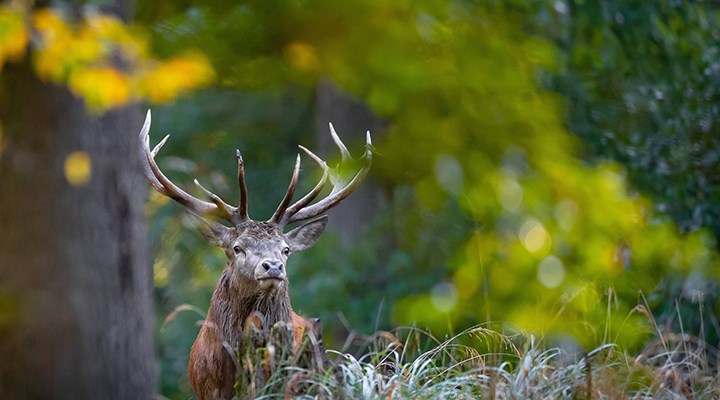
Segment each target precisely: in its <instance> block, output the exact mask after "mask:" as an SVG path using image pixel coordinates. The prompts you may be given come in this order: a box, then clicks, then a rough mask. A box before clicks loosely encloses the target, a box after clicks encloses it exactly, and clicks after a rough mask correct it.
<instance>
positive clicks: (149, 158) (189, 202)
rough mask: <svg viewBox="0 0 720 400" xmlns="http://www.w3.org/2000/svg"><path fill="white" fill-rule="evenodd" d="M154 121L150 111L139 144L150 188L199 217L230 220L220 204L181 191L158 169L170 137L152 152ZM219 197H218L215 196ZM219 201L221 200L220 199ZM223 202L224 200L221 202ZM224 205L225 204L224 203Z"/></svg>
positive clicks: (141, 131)
mask: <svg viewBox="0 0 720 400" xmlns="http://www.w3.org/2000/svg"><path fill="white" fill-rule="evenodd" d="M151 121H152V114H151V112H150V110H148V112H147V116H146V117H145V123H143V127H142V129H141V130H140V135H139V142H140V143H139V144H140V160H141V161H142V166H143V172H144V174H145V178H146V179H147V180H148V182H149V183H150V186H152V187H153V189H155V190H156V191H157V192H158V193H160V194H162V195H164V196H167V197H169V198H171V199H173V200H175V201H177V202H178V203H180V204H182V205H183V206H185V208H187V209H188V210H190V211H192V212H194V213H196V214H198V215H211V216H215V217H219V218H223V219H226V220H228V221H229V220H230V215H229V214H228V212H227V210H225V209H224V208H222V207H220V206H218V204H213V203H209V202H207V201H203V200H200V199H197V198H195V197H193V196H191V195H190V194H188V193H187V192H185V191H184V190H182V189H180V188H179V187H178V186H176V185H175V184H174V183H172V181H171V180H170V179H168V178H167V177H166V176H165V175H164V174H163V173H162V171H161V170H160V167H158V165H157V163H156V162H155V155H156V154H157V152H158V151H160V148H161V147H162V146H163V144H165V142H166V141H167V139H168V137H169V135H168V136H166V137H165V138H164V139H163V140H162V141H161V142H160V143H159V144H158V145H157V146H155V148H154V149H153V150H152V151H151V150H150V125H151ZM215 197H217V196H215ZM218 199H219V198H218ZM221 201H222V200H221ZM223 204H224V202H223Z"/></svg>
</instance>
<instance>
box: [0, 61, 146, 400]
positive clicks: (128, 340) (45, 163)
mask: <svg viewBox="0 0 720 400" xmlns="http://www.w3.org/2000/svg"><path fill="white" fill-rule="evenodd" d="M0 82H1V83H0V120H1V121H2V124H3V131H2V137H1V138H2V143H1V144H0V398H2V399H65V398H67V399H150V398H152V396H153V393H154V390H155V380H154V375H155V373H154V369H155V366H154V348H153V309H152V274H151V264H150V262H149V256H148V246H147V238H146V225H145V217H144V212H143V193H144V192H145V191H144V189H145V187H146V185H145V183H144V181H143V180H142V177H141V174H140V168H139V165H140V164H139V162H138V161H139V160H138V153H137V143H136V142H137V132H139V129H140V126H141V124H142V115H141V113H140V112H139V109H138V108H137V107H132V108H126V109H122V110H117V111H112V112H108V113H106V114H104V115H102V116H88V115H87V114H86V111H85V108H84V106H83V104H82V102H81V101H80V100H78V99H76V98H74V97H73V96H72V95H70V94H69V93H68V91H67V90H66V89H65V88H61V87H56V86H52V85H49V84H45V83H43V82H40V81H39V80H38V79H37V77H36V76H35V75H34V73H33V72H32V69H31V68H30V66H29V65H28V63H25V64H19V65H6V66H5V67H4V69H3V71H2V75H0ZM74 151H83V152H86V153H87V154H88V155H89V157H90V160H91V162H92V170H91V171H92V175H91V179H90V181H89V182H88V183H87V184H85V185H83V186H77V187H76V186H72V185H71V184H69V183H68V181H67V180H66V178H65V175H64V173H63V168H64V167H63V166H64V163H65V160H66V157H67V156H68V155H69V154H70V153H71V152H74Z"/></svg>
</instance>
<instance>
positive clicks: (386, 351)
mask: <svg viewBox="0 0 720 400" xmlns="http://www.w3.org/2000/svg"><path fill="white" fill-rule="evenodd" d="M399 337H403V338H404V339H403V340H402V341H401V340H400V339H399ZM371 343H372V345H370V346H369V348H370V349H369V350H367V351H365V352H363V354H362V355H361V356H355V355H352V354H348V353H341V352H335V351H330V352H329V353H330V355H331V357H334V361H335V362H334V366H333V367H332V368H331V369H330V370H328V371H325V373H323V374H320V373H312V372H310V371H303V370H300V369H296V370H295V371H294V373H295V376H296V377H298V379H300V380H301V382H300V381H298V380H297V379H296V380H292V379H291V380H289V381H288V382H287V383H286V384H287V385H298V384H300V383H302V385H303V386H304V387H310V388H311V389H310V390H308V391H307V393H312V394H306V395H304V397H305V398H349V399H479V398H487V399H689V398H692V399H719V398H720V376H719V375H718V361H720V358H719V353H718V350H717V349H716V348H711V347H709V346H707V345H706V344H705V343H702V341H700V340H698V339H696V338H693V337H691V336H689V335H684V334H678V335H675V334H666V335H663V336H658V337H657V339H656V340H654V341H651V342H650V343H649V344H648V345H647V346H646V348H645V349H644V350H643V351H642V352H641V353H640V354H638V355H636V356H631V355H629V354H627V353H625V352H623V351H622V350H621V349H619V348H618V347H617V346H615V345H613V344H605V345H602V346H600V347H598V348H596V349H594V350H592V351H590V352H587V353H576V352H570V351H566V350H564V349H562V348H560V347H555V346H550V345H547V343H545V342H544V341H543V340H541V339H538V338H536V337H534V336H532V335H514V336H509V335H503V334H500V333H498V332H495V331H493V330H490V329H487V328H485V327H482V326H478V327H475V328H472V329H468V330H466V331H464V332H462V333H460V334H458V335H456V336H454V337H451V338H448V339H446V340H443V341H440V340H437V339H436V338H434V337H433V336H432V335H430V334H429V333H427V332H423V331H421V330H418V329H413V328H405V329H404V330H402V331H401V332H396V333H395V334H390V333H387V332H383V333H382V334H379V335H375V336H374V337H373V338H372V340H371ZM290 392H294V391H293V390H291V389H290V388H288V390H286V392H285V393H284V394H271V393H267V394H266V395H265V396H263V398H278V397H284V396H285V395H287V393H290ZM295 393H296V392H295Z"/></svg>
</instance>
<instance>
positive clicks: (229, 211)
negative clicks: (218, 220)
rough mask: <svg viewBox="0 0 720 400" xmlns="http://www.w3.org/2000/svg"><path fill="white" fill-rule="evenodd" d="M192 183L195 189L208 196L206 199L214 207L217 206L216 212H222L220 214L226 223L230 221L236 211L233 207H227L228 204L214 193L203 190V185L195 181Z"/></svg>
mask: <svg viewBox="0 0 720 400" xmlns="http://www.w3.org/2000/svg"><path fill="white" fill-rule="evenodd" d="M193 182H195V185H196V186H197V187H199V188H200V190H202V191H203V192H205V194H206V195H208V197H209V198H210V200H211V201H212V202H213V203H214V204H215V205H216V206H218V211H219V212H222V213H223V214H224V216H223V218H224V219H226V220H228V221H232V218H233V215H234V214H235V212H236V211H237V209H236V208H235V207H233V206H231V205H229V204H228V203H226V202H224V201H223V199H221V198H220V197H219V196H218V195H216V194H215V193H213V192H211V191H209V190H207V189H205V187H203V185H201V184H200V182H198V180H197V179H193Z"/></svg>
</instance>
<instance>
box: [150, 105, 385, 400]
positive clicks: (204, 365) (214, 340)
mask: <svg viewBox="0 0 720 400" xmlns="http://www.w3.org/2000/svg"><path fill="white" fill-rule="evenodd" d="M150 125H151V112H150V110H148V112H147V116H146V118H145V122H144V124H143V126H142V129H141V130H140V137H139V147H140V158H141V163H142V168H143V172H144V175H145V178H146V179H147V181H148V183H149V184H150V187H151V188H152V189H154V190H155V191H157V192H158V193H160V194H161V195H163V196H166V197H168V198H170V199H172V200H174V201H176V202H177V203H179V204H181V205H182V206H183V207H184V208H185V209H186V210H187V211H189V215H191V216H192V218H193V219H194V220H197V224H196V225H197V227H198V228H199V230H200V232H201V233H202V235H203V236H204V237H205V239H206V240H207V241H208V243H210V244H211V245H214V246H217V247H220V248H221V249H222V250H223V251H224V252H225V255H226V257H227V262H226V264H225V267H224V269H223V271H222V274H221V275H220V278H219V280H218V282H217V284H216V286H215V289H214V291H213V294H212V298H211V300H210V307H209V309H208V312H207V316H206V319H205V321H204V322H203V323H202V326H201V327H200V332H199V333H198V336H197V338H196V339H195V342H194V343H193V345H192V348H191V350H190V360H189V364H188V375H189V378H190V383H191V385H192V387H193V390H194V391H195V393H196V394H197V396H198V398H199V399H200V400H210V399H230V398H232V397H233V395H234V389H233V386H234V383H235V379H236V373H237V366H236V364H235V362H234V361H233V357H234V349H235V348H236V347H237V346H238V343H239V341H240V339H241V338H242V335H243V332H244V330H245V329H246V324H247V323H253V324H254V325H255V326H258V325H259V326H260V327H262V329H268V328H269V327H272V326H273V325H274V324H276V323H278V322H285V323H290V324H292V327H293V331H292V332H293V347H294V349H293V351H296V350H297V348H298V346H299V344H300V341H301V340H302V337H303V333H304V331H305V329H306V328H307V327H308V326H309V325H308V324H309V321H308V320H306V319H305V318H303V317H301V316H299V315H297V314H296V313H295V312H294V311H293V308H292V306H291V304H290V295H289V282H288V277H287V272H286V265H287V260H288V257H289V256H290V255H291V254H293V253H295V252H298V251H301V250H305V249H307V248H309V247H311V246H312V245H313V244H315V242H316V241H317V240H318V238H319V236H320V235H321V234H322V233H323V231H324V230H325V227H326V225H327V221H328V217H327V215H324V213H325V212H326V211H328V210H329V209H331V208H333V207H335V206H337V205H338V204H340V202H341V201H343V200H344V199H345V198H347V197H348V196H349V195H350V194H351V193H352V192H353V191H354V190H355V188H357V186H358V185H359V184H360V183H361V182H362V180H363V179H364V178H365V176H366V175H367V173H368V171H369V169H370V165H371V163H372V154H373V152H372V143H371V138H370V132H367V134H366V143H365V152H364V154H363V155H362V157H361V159H360V160H359V161H360V162H359V163H358V162H357V161H356V160H354V159H353V158H352V157H351V156H350V153H349V151H348V149H347V147H346V146H345V145H344V144H343V142H342V141H341V140H340V138H339V137H338V135H337V133H336V132H335V129H334V128H333V126H332V124H330V134H331V136H332V139H333V141H334V142H335V144H336V146H337V147H338V149H339V150H340V154H341V161H340V163H339V164H338V166H337V167H335V168H330V167H328V165H327V163H326V162H325V161H323V160H322V159H321V158H320V157H318V156H317V155H315V154H314V153H313V152H312V151H310V150H308V149H307V148H305V147H303V146H298V147H299V148H300V149H301V150H302V151H303V152H304V153H305V154H306V155H307V156H308V157H309V158H310V159H311V160H313V161H314V162H315V163H316V164H317V165H318V166H319V167H320V168H321V169H322V177H321V178H320V180H319V182H318V183H317V184H316V185H315V186H314V188H313V189H312V190H310V191H309V192H308V193H307V194H306V195H305V196H303V197H302V198H300V199H299V200H297V201H296V202H295V203H292V204H291V202H292V200H293V196H294V194H295V188H296V186H297V182H298V178H299V173H300V160H301V157H300V153H298V155H297V158H296V160H295V167H294V169H293V172H292V176H291V179H290V184H289V186H288V189H287V191H286V193H285V196H284V197H283V199H282V200H281V202H280V204H279V205H278V207H277V209H276V210H275V212H274V214H273V215H272V216H271V217H270V219H268V220H266V221H256V220H253V219H251V218H250V217H249V215H248V191H247V186H246V183H245V164H244V161H243V158H242V155H241V153H240V151H239V150H236V152H235V155H236V159H237V171H238V172H237V183H238V187H239V189H240V196H239V197H240V199H239V205H238V206H237V207H234V206H231V205H229V204H228V203H226V202H225V201H223V200H222V199H221V198H220V197H219V196H217V195H215V194H214V193H212V192H210V191H209V190H207V189H206V188H205V187H203V186H202V185H201V184H200V183H199V182H198V181H197V179H195V180H194V183H195V185H196V186H197V187H198V188H199V189H200V191H202V192H203V193H204V194H205V195H207V197H208V200H209V201H206V200H201V199H199V198H196V197H194V196H192V195H190V194H189V193H187V192H186V191H184V190H183V189H181V188H180V187H178V186H177V185H175V184H174V183H173V182H172V181H170V179H168V178H167V177H166V176H165V175H164V174H163V172H162V171H161V170H160V168H159V167H158V165H157V163H156V161H155V156H156V155H157V154H158V152H159V151H160V148H162V146H163V145H164V144H165V142H166V141H167V140H168V138H169V136H170V135H167V136H165V138H164V139H162V140H161V141H160V142H159V143H158V144H157V146H155V147H154V149H153V150H150V135H149V133H150ZM348 165H351V167H356V166H358V165H359V169H357V170H356V171H354V172H351V173H349V174H348V173H345V172H344V171H346V170H347V169H348ZM351 169H354V168H351ZM328 181H330V183H331V184H332V189H331V190H330V192H329V194H327V195H325V196H324V197H323V198H322V199H320V200H318V201H316V202H314V201H315V200H316V198H317V197H318V195H320V193H322V192H323V191H324V189H326V186H327V183H328ZM219 221H223V222H225V223H227V224H225V223H221V222H219ZM303 221H307V222H305V223H304V224H302V225H300V226H298V227H296V228H294V229H292V230H290V231H289V232H287V233H285V232H284V230H285V227H286V226H287V225H289V224H293V223H296V222H303ZM228 225H229V226H228Z"/></svg>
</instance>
